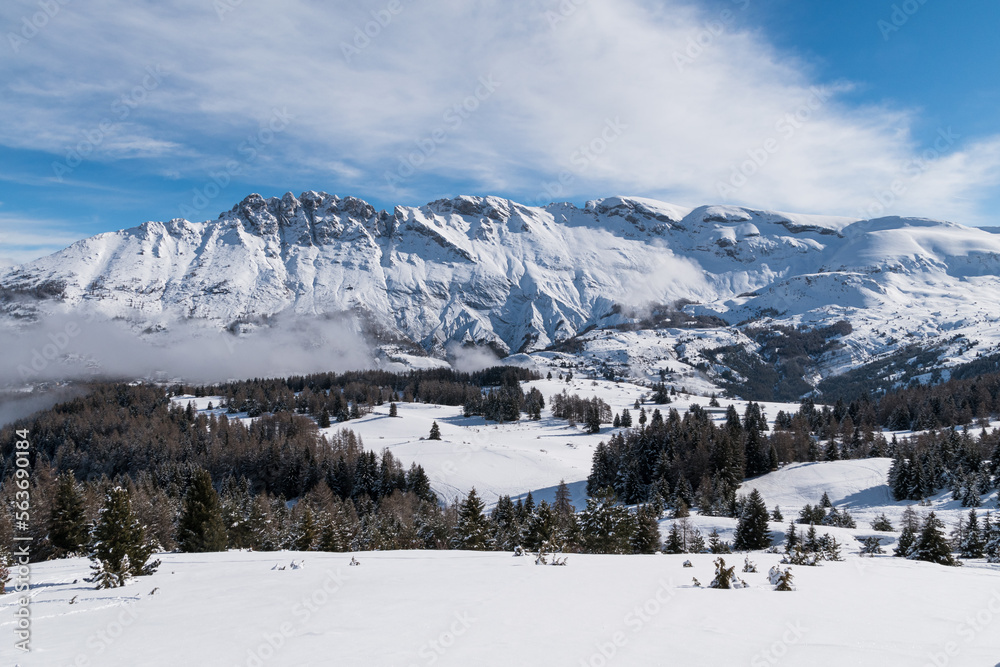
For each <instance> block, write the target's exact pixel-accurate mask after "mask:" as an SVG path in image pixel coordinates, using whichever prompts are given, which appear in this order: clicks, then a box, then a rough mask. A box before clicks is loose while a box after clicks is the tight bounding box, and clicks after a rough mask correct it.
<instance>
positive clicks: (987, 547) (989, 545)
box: [983, 513, 1000, 563]
mask: <svg viewBox="0 0 1000 667" xmlns="http://www.w3.org/2000/svg"><path fill="white" fill-rule="evenodd" d="M983 555H984V556H985V557H986V561H987V562H989V563H1000V521H992V520H991V517H990V515H989V513H987V514H986V520H985V521H983Z"/></svg>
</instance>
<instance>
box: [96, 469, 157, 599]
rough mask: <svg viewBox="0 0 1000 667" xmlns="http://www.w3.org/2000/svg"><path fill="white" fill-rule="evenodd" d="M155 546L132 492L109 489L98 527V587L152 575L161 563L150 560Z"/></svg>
mask: <svg viewBox="0 0 1000 667" xmlns="http://www.w3.org/2000/svg"><path fill="white" fill-rule="evenodd" d="M154 549H155V547H154V545H153V544H152V543H151V542H150V541H149V540H148V539H147V538H146V533H145V529H144V528H143V526H142V524H140V523H139V519H138V517H136V516H135V513H134V512H133V511H132V502H131V500H130V498H129V494H128V491H126V490H125V489H123V488H121V487H115V488H113V489H111V490H110V491H108V493H107V495H105V497H104V505H103V506H102V507H101V513H100V517H99V518H98V520H97V525H96V526H95V527H94V534H93V542H92V549H91V553H90V558H91V561H92V565H91V571H92V576H91V579H90V580H91V581H93V582H96V583H97V587H98V588H117V587H119V586H124V585H125V584H126V583H128V581H129V580H131V579H132V578H133V577H138V576H144V575H148V574H152V573H153V572H155V571H156V568H157V567H159V565H160V561H158V560H155V561H150V560H149V558H150V556H152V554H153V551H154Z"/></svg>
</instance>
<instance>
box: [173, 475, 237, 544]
mask: <svg viewBox="0 0 1000 667" xmlns="http://www.w3.org/2000/svg"><path fill="white" fill-rule="evenodd" d="M177 543H178V545H179V546H180V548H181V551H187V552H204V551H225V550H226V546H227V543H228V536H227V535H226V525H225V523H224V522H223V519H222V507H221V504H220V502H219V494H218V493H216V492H215V489H214V488H212V477H211V475H209V474H208V471H206V470H203V469H200V468H199V469H198V470H196V471H195V473H194V475H192V477H191V485H190V486H189V487H188V490H187V493H186V494H185V495H184V505H183V508H182V510H181V516H180V519H178V522H177Z"/></svg>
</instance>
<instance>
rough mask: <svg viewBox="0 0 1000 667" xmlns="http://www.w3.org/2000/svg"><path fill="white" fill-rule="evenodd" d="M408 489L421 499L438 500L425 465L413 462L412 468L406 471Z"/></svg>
mask: <svg viewBox="0 0 1000 667" xmlns="http://www.w3.org/2000/svg"><path fill="white" fill-rule="evenodd" d="M406 490H407V491H409V492H410V493H412V494H413V495H415V496H416V497H417V498H420V499H421V500H425V501H427V502H431V503H436V502H437V495H435V493H434V492H433V491H432V490H431V480H430V479H429V478H428V477H427V473H426V472H424V468H423V466H420V465H417V464H416V463H411V464H410V469H409V470H407V471H406Z"/></svg>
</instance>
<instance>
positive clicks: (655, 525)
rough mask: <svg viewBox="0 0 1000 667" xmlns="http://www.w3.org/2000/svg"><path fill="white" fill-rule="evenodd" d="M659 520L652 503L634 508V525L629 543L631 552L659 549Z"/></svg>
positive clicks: (650, 551) (641, 552) (651, 552)
mask: <svg viewBox="0 0 1000 667" xmlns="http://www.w3.org/2000/svg"><path fill="white" fill-rule="evenodd" d="M661 540H662V538H661V536H660V521H659V516H658V514H657V513H656V511H655V510H654V509H653V507H652V505H641V506H639V507H638V508H637V509H636V527H635V532H634V533H633V534H632V537H631V540H630V545H631V547H632V553H636V554H653V553H656V552H657V551H659V550H660V546H661Z"/></svg>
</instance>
